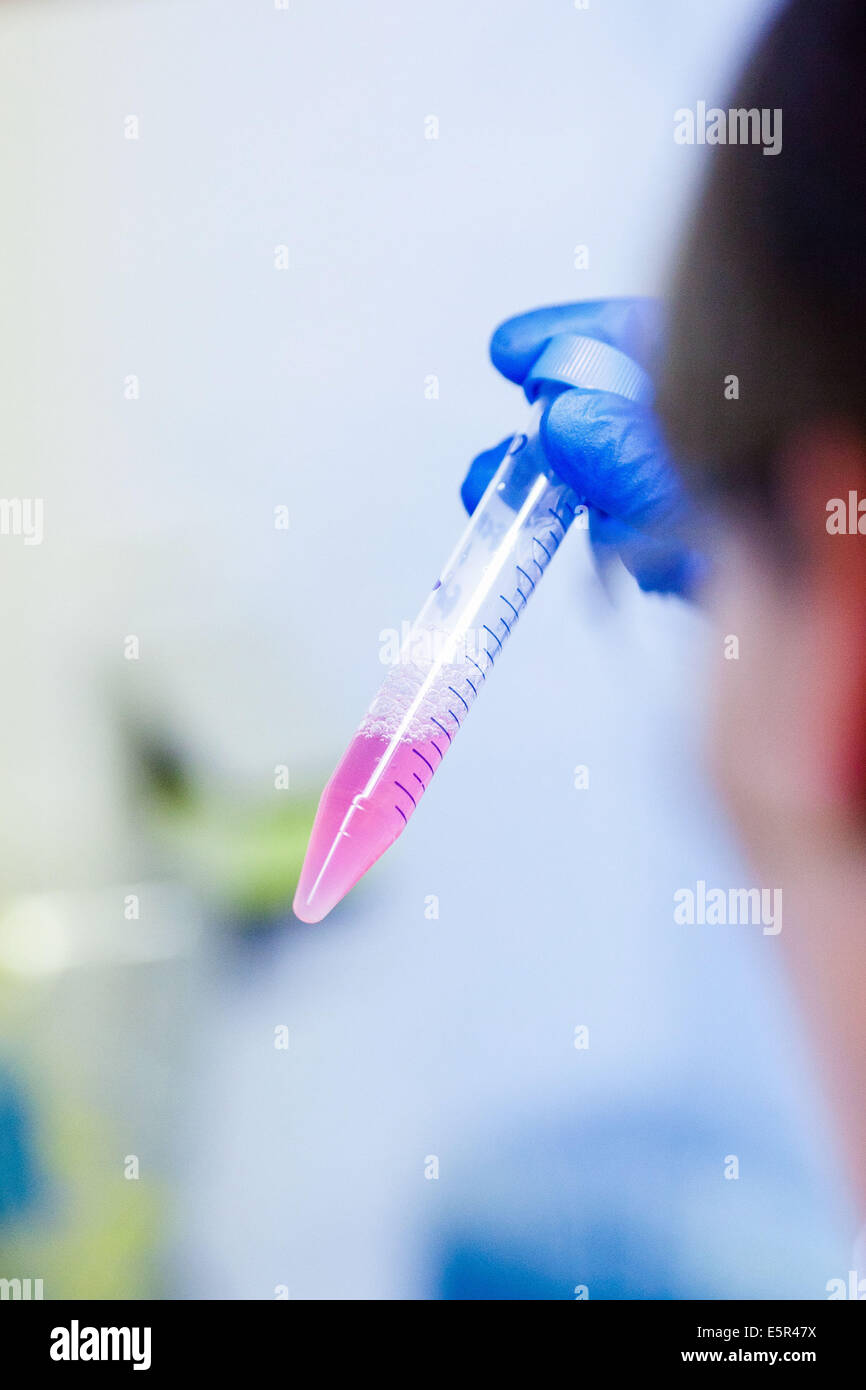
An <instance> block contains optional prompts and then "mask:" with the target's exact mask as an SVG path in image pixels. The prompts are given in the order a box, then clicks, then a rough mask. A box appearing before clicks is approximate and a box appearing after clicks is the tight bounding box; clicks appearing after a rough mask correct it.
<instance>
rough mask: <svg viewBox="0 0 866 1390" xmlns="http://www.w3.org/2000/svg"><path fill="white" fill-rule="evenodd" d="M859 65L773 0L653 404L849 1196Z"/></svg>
mask: <svg viewBox="0 0 866 1390" xmlns="http://www.w3.org/2000/svg"><path fill="white" fill-rule="evenodd" d="M864 74H866V5H864V4H863V0H821V3H820V4H816V3H815V0H793V3H790V4H788V5H787V6H786V7H785V8H784V9H783V10H782V12H781V13H780V14H779V15H778V16H777V18H776V19H775V21H774V22H773V24H772V26H771V28H770V29H769V30H768V32H767V34H766V35H765V37H764V38H763V40H762V42H761V43H760V46H759V48H758V50H757V52H756V53H755V55H754V57H753V58H752V60H751V61H750V63H749V65H748V67H747V69H746V71H745V73H744V74H743V76H742V78H741V79H740V81H739V83H738V84H737V89H736V91H735V93H734V96H733V98H732V99H731V101H730V104H729V105H730V108H731V109H735V110H739V109H746V110H750V109H757V110H758V111H760V110H762V109H769V110H770V111H773V112H781V122H782V125H781V130H782V140H781V149H780V150H779V151H778V152H777V153H766V154H765V153H764V151H763V146H762V145H761V144H760V143H756V144H750V143H744V144H739V143H727V144H724V145H721V144H720V145H718V146H717V147H716V148H715V149H714V150H713V151H712V152H711V156H710V161H709V177H708V182H707V185H706V187H705V189H704V193H703V196H702V199H701V201H700V204H699V207H698V211H697V215H696V217H695V219H694V222H693V225H692V227H691V230H690V233H689V236H688V240H687V244H686V247H685V249H684V253H683V255H682V258H681V260H680V262H679V265H678V268H677V276H676V283H675V288H674V293H673V304H672V320H671V333H670V340H669V345H668V352H667V360H666V367H665V372H664V377H663V382H662V388H661V393H660V408H661V414H662V419H663V421H664V425H665V428H666V432H667V434H668V437H669V440H670V443H671V446H672V449H673V452H674V455H675V457H676V458H677V460H678V462H679V464H680V466H681V468H682V470H683V472H684V473H685V475H686V478H687V480H688V481H690V483H691V485H692V487H693V490H694V492H695V494H696V495H697V496H698V497H699V498H701V499H703V500H704V502H705V503H706V507H705V509H704V510H705V514H708V515H713V516H715V517H716V518H717V519H718V523H719V536H720V546H719V553H718V557H717V565H716V577H715V580H714V589H713V594H712V599H711V607H712V609H713V611H714V612H715V614H716V615H717V618H718V624H719V628H718V636H717V651H716V654H715V656H716V659H715V669H714V673H713V679H712V685H713V687H714V689H715V691H716V692H717V696H716V700H715V703H716V706H717V715H716V719H715V735H714V762H715V764H716V767H717V768H718V771H719V774H720V777H721V780H722V783H723V786H724V788H725V790H726V792H727V794H728V798H729V801H730V803H731V805H732V807H733V810H734V813H735V816H736V818H737V820H738V821H739V823H740V825H741V827H742V829H743V832H744V835H745V838H746V841H747V844H748V846H749V848H750V849H751V851H752V854H753V859H754V863H755V866H756V873H759V874H760V876H761V879H762V882H763V886H767V887H780V888H781V889H782V891H783V897H784V904H785V916H784V921H785V926H784V932H783V935H784V936H785V937H786V938H787V939H788V944H789V947H790V949H791V952H792V954H793V958H794V960H795V963H796V964H797V966H798V973H799V974H800V975H801V978H802V980H803V984H804V988H805V990H806V992H807V994H808V997H809V1000H810V1003H811V1005H812V1006H813V1009H814V1012H815V1013H816V1015H817V1017H818V1018H819V1020H820V1023H821V1034H820V1036H821V1039H822V1045H823V1047H824V1049H825V1051H826V1054H827V1057H828V1059H831V1060H832V1063H833V1065H832V1066H831V1067H830V1069H829V1071H828V1076H829V1077H830V1078H831V1084H832V1087H833V1089H834V1091H835V1092H836V1099H837V1102H838V1103H839V1105H840V1108H841V1110H842V1112H843V1114H844V1115H845V1117H846V1121H847V1130H848V1135H849V1139H850V1141H851V1144H852V1145H853V1146H854V1151H855V1153H857V1154H858V1162H859V1167H860V1175H861V1181H862V1183H863V1187H862V1191H863V1193H864V1194H866V1104H863V1101H862V1098H863V1097H866V77H864ZM730 128H731V127H730V124H729V129H730ZM834 499H839V500H838V501H836V500H834ZM861 502H862V507H863V511H862V512H861V511H860V510H859V507H858V504H860V503H861ZM860 526H862V533H861V531H860V530H859V527H860ZM770 939H772V938H770ZM858 1093H859V1094H858ZM855 1110H856V1111H857V1113H854V1112H855ZM860 1111H862V1112H863V1118H862V1119H860V1118H859V1112H860Z"/></svg>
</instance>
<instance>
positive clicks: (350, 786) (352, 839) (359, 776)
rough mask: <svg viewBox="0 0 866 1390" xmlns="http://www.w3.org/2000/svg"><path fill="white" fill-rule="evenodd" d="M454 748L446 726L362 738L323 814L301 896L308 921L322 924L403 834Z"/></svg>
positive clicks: (338, 774)
mask: <svg viewBox="0 0 866 1390" xmlns="http://www.w3.org/2000/svg"><path fill="white" fill-rule="evenodd" d="M449 747H450V735H449V734H448V733H447V732H446V730H445V728H444V726H443V728H442V733H441V734H437V737H436V738H433V739H415V740H411V741H410V740H407V741H404V742H400V743H396V744H393V745H392V744H390V743H389V741H388V739H386V738H380V737H370V736H368V735H366V734H364V733H358V734H356V735H355V737H354V738H353V739H352V742H351V743H350V744H349V747H348V749H347V750H346V753H345V755H344V756H343V759H342V761H341V762H340V763H339V764H338V765H337V768H336V770H335V772H334V774H333V776H332V777H331V780H330V782H329V783H328V785H327V786H326V787H325V790H324V791H323V792H322V797H321V800H320V802H319V809H318V810H317V812H316V819H315V822H314V824H313V830H312V834H311V835H310V843H309V845H308V846H307V856H306V858H305V860H304V867H303V869H302V871H301V878H300V882H299V883H298V889H297V892H296V894H295V901H294V911H295V915H296V916H297V917H300V919H301V921H302V922H321V920H322V918H323V917H325V916H326V915H327V913H329V912H330V911H331V908H332V907H335V906H336V904H337V903H338V902H339V901H340V899H341V898H343V897H345V895H346V894H347V893H348V892H349V889H350V888H354V886H355V884H356V883H357V882H358V880H359V879H360V878H362V877H363V876H364V874H365V873H366V872H367V870H368V869H369V868H371V866H372V865H373V864H375V862H376V860H377V859H378V858H379V856H380V855H382V854H384V853H385V850H386V849H388V848H389V847H390V846H391V845H392V844H393V843H394V841H395V840H396V839H397V837H398V836H399V835H401V834H402V833H403V831H404V830H405V829H406V826H407V824H408V821H409V817H410V816H411V814H412V812H413V811H414V810H415V807H416V806H417V805H418V802H419V801H420V799H421V797H422V796H423V794H424V792H425V791H426V790H427V787H428V786H429V785H430V782H431V780H432V777H433V773H434V772H435V771H436V769H437V768H438V766H439V764H440V763H441V761H442V759H443V757H444V756H445V753H446V752H447V750H448V748H449ZM389 749H390V753H389Z"/></svg>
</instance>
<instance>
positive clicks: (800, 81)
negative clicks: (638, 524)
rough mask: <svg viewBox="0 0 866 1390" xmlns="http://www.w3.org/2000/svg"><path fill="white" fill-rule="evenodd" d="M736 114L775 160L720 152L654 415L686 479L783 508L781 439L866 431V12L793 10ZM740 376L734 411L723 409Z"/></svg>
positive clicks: (862, 8)
mask: <svg viewBox="0 0 866 1390" xmlns="http://www.w3.org/2000/svg"><path fill="white" fill-rule="evenodd" d="M730 106H731V107H732V108H743V107H745V108H755V107H756V108H758V109H759V110H760V109H761V108H769V109H770V110H776V109H780V110H781V112H782V148H781V150H780V152H779V153H778V154H767V155H765V154H764V153H763V150H762V147H761V145H760V144H727V145H718V146H717V147H715V148H714V149H713V151H712V154H711V157H710V165H709V177H708V180H707V183H706V186H705V188H704V191H703V196H702V197H701V200H700V202H699V205H698V209H697V212H696V216H695V218H694V220H693V223H692V226H691V229H690V232H689V235H688V238H687V241H686V245H685V247H684V251H683V255H682V258H681V260H680V262H679V265H678V267H677V273H676V279H675V285H674V291H673V296H672V312H671V329H670V337H669V341H668V345H667V354H666V361H665V364H664V368H663V373H662V381H661V385H660V398H659V407H660V412H661V415H662V419H663V422H664V425H665V428H666V432H667V434H668V437H669V440H670V443H671V445H672V448H673V451H674V455H675V457H676V458H677V461H678V463H679V465H680V466H681V468H682V470H683V472H684V474H685V476H686V481H687V482H691V484H692V485H693V486H694V487H695V488H696V489H697V491H698V492H710V493H714V494H716V495H717V496H720V497H721V498H722V499H723V500H724V499H727V500H729V501H731V502H732V503H733V504H734V505H737V506H738V505H739V503H740V501H741V500H744V501H746V502H749V501H752V502H754V501H761V502H762V504H764V505H765V506H770V507H776V506H778V505H779V504H780V502H781V501H783V499H784V478H783V477H781V476H780V475H779V470H780V466H781V460H780V453H781V450H782V448H783V446H784V443H785V440H786V438H787V437H789V436H790V435H791V434H792V433H793V432H794V431H795V430H797V429H798V428H799V427H801V426H803V425H808V424H810V423H815V422H816V421H818V420H827V419H837V420H838V419H839V418H844V419H846V420H849V421H852V422H853V423H855V424H857V425H859V426H861V427H863V428H864V430H866V0H793V3H790V4H787V5H786V6H785V7H784V9H783V10H782V12H781V13H780V14H779V16H778V17H777V18H776V19H775V21H774V22H773V24H772V25H771V27H770V28H769V30H768V31H767V33H766V34H765V36H764V38H763V40H762V41H761V43H760V45H759V47H758V49H757V51H756V53H755V54H754V56H753V58H752V59H751V61H750V63H749V65H748V67H747V68H746V71H745V72H744V74H743V75H742V77H741V78H740V80H739V82H738V84H737V88H736V92H735V95H734V97H733V99H732V100H731V102H730ZM732 374H733V375H736V377H737V378H738V390H739V399H738V400H732V399H726V397H725V389H724V384H725V378H726V377H728V376H730V375H732Z"/></svg>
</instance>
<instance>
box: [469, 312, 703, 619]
mask: <svg viewBox="0 0 866 1390" xmlns="http://www.w3.org/2000/svg"><path fill="white" fill-rule="evenodd" d="M563 332H570V333H582V334H584V335H585V336H587V337H590V338H598V339H600V340H601V341H602V342H605V343H608V344H609V345H610V346H611V347H615V348H619V350H620V351H621V352H625V353H627V354H628V356H629V357H631V358H633V359H634V361H636V362H637V363H638V364H639V365H640V366H642V367H643V368H644V369H645V370H647V371H651V369H652V367H653V365H654V359H655V357H656V354H657V350H658V347H659V343H660V338H661V310H660V307H659V305H658V304H657V303H656V302H655V301H654V300H651V299H608V300H595V301H589V302H587V303H584V304H562V305H558V306H556V307H555V308H550V309H534V310H533V311H532V312H531V313H528V314H520V315H518V317H517V318H513V319H508V320H507V322H506V323H503V324H502V325H501V327H499V328H497V330H496V332H495V333H494V335H493V338H492V341H491V344H490V356H491V358H492V361H493V365H494V366H495V367H496V368H497V369H498V370H499V371H500V372H502V374H503V376H506V377H508V379H509V381H514V382H516V383H517V384H518V385H520V384H522V383H523V381H524V379H525V377H526V374H527V372H528V371H529V368H530V367H531V366H532V364H533V362H534V361H535V359H536V358H537V357H538V355H539V353H540V352H541V351H542V349H543V347H544V345H545V343H546V342H547V340H548V339H549V338H551V337H552V336H553V334H554V333H563ZM541 441H542V445H543V447H544V451H545V453H546V454H547V457H548V459H549V461H550V464H551V466H552V467H553V469H554V470H555V471H556V473H557V474H558V475H559V476H560V477H561V478H562V479H563V481H564V482H566V483H568V484H569V485H570V486H571V487H572V488H573V489H574V491H575V492H576V493H577V495H578V497H579V498H580V499H581V501H583V502H584V503H585V504H586V505H587V506H588V508H589V520H590V535H591V538H592V542H593V545H594V547H595V549H596V554H597V556H598V558H599V560H600V561H601V563H602V564H603V563H604V560H605V558H606V557H607V558H609V557H610V556H611V554H612V553H614V552H615V553H617V554H618V555H619V556H620V558H621V559H622V561H623V563H624V564H625V565H626V567H627V569H629V570H630V572H631V573H632V574H633V575H634V577H635V579H636V580H637V582H638V584H639V585H640V587H641V588H642V589H646V590H650V591H655V592H657V593H677V594H682V595H686V596H689V595H692V594H693V593H694V592H695V591H696V590H697V589H698V587H699V586H700V583H701V581H702V579H703V578H704V577H705V573H706V569H707V566H706V562H705V560H704V558H703V557H702V556H701V555H699V554H698V553H697V552H696V551H695V550H694V549H693V548H692V546H691V545H690V544H689V543H688V542H687V541H685V540H684V539H683V535H684V531H685V528H686V523H687V521H688V514H689V508H688V504H687V502H686V498H685V495H684V493H683V491H682V489H681V487H680V484H679V481H678V479H677V476H676V473H675V471H674V468H673V465H672V463H671V462H670V460H669V458H668V454H667V451H666V449H665V445H664V442H663V440H662V437H661V432H660V429H659V425H658V423H657V421H656V419H655V416H654V415H653V413H652V410H651V409H648V408H647V407H646V406H640V405H636V404H635V403H634V402H632V401H627V400H625V399H624V398H623V397H621V396H614V395H611V394H610V393H608V392H606V391H583V390H576V389H573V388H572V389H571V390H567V391H563V392H562V393H561V395H559V396H557V397H556V399H555V400H554V401H553V402H552V403H551V405H550V406H549V407H548V409H547V411H546V412H545V415H544V417H543V419H542V422H541ZM509 442H510V436H509V439H505V440H503V441H502V442H501V443H500V444H498V445H497V446H496V448H495V449H488V450H487V451H486V452H485V453H483V454H479V455H478V457H477V458H476V459H474V460H473V461H472V464H471V466H470V469H469V473H468V474H467V477H466V480H465V481H464V483H463V487H462V489H461V496H462V498H463V502H464V505H465V506H466V508H467V510H468V511H469V512H472V511H474V510H475V507H476V506H477V505H478V502H479V500H480V498H481V494H482V493H483V492H484V489H485V488H486V486H487V484H488V483H489V481H490V479H491V477H492V476H493V474H494V473H495V471H496V469H497V467H498V466H499V463H500V462H501V460H502V457H503V455H504V454H505V451H506V449H507V448H508V444H509Z"/></svg>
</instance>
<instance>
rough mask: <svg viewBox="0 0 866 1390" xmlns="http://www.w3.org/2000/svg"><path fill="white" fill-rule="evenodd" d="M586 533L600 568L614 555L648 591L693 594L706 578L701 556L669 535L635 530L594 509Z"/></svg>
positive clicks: (698, 589)
mask: <svg viewBox="0 0 866 1390" xmlns="http://www.w3.org/2000/svg"><path fill="white" fill-rule="evenodd" d="M589 533H590V538H591V540H592V544H593V549H594V551H595V554H596V559H597V561H598V563H599V566H600V568H601V569H602V570H604V569H605V567H606V565H607V563H609V560H610V559H611V558H612V557H613V556H617V557H618V558H619V559H620V560H621V561H622V563H623V564H624V565H625V567H626V569H627V570H628V571H629V573H630V574H631V575H633V576H634V578H635V579H636V580H637V582H638V585H639V586H640V588H641V589H643V590H645V591H646V592H647V593H656V594H677V595H678V596H679V597H681V598H694V597H695V596H696V595H697V594H698V592H699V591H700V589H701V588H702V586H703V584H704V582H705V580H706V578H707V573H708V566H707V562H706V560H705V558H704V556H703V555H701V554H700V553H699V552H698V551H696V550H694V549H693V548H692V547H691V546H689V545H687V544H684V543H678V542H677V541H676V540H674V539H672V538H668V537H656V536H650V535H647V534H646V533H644V532H640V531H635V530H633V529H632V528H631V527H629V526H625V525H624V524H623V523H622V522H621V521H617V519H616V518H615V517H611V516H606V515H605V514H604V513H601V512H596V511H590V515H589Z"/></svg>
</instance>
